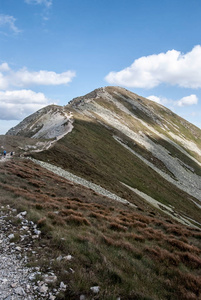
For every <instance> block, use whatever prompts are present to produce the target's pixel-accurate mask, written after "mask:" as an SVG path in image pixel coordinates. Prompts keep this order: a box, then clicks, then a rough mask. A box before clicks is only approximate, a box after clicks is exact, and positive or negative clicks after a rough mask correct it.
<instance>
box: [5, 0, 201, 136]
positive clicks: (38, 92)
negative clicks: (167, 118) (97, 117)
mask: <svg viewBox="0 0 201 300" xmlns="http://www.w3.org/2000/svg"><path fill="white" fill-rule="evenodd" d="M200 15H201V1H199V0H174V1H173V0H152V1H151V0H140V1H139V0H124V1H122V0H121V1H120V0H0V134H4V133H5V132H6V131H7V130H8V129H9V128H11V127H12V126H14V125H16V124H17V123H19V121H21V120H22V119H24V118H25V117H26V116H28V115H29V114H31V113H33V112H35V111H36V110H38V109H40V108H42V107H44V106H46V105H48V104H51V103H55V104H59V105H66V104H67V103H68V102H69V101H70V100H71V99H72V98H74V97H77V96H82V95H84V94H86V93H88V92H91V91H92V90H94V89H96V88H99V87H102V86H107V85H118V86H122V87H125V88H127V89H128V90H130V91H132V92H134V93H137V94H139V95H141V96H144V97H148V98H150V99H151V100H154V101H157V102H159V103H161V104H163V105H165V106H166V107H168V108H170V109H171V110H173V111H174V112H175V113H177V114H178V115H180V116H182V117H183V118H185V119H187V120H189V121H190V122H191V123H193V124H195V125H196V126H198V127H200V128H201V35H200V29H201V18H200Z"/></svg>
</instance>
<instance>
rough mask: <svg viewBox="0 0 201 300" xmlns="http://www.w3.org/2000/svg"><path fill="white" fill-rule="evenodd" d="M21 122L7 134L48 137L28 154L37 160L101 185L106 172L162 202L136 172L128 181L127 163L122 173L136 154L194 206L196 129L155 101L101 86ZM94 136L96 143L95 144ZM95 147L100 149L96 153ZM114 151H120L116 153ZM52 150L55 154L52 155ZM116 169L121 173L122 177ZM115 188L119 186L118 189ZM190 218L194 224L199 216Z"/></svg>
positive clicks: (200, 173) (200, 188)
mask: <svg viewBox="0 0 201 300" xmlns="http://www.w3.org/2000/svg"><path fill="white" fill-rule="evenodd" d="M52 116H54V118H53V117H52ZM52 120H53V122H52ZM39 121H41V123H39ZM23 122H24V123H23ZM23 122H22V123H20V124H19V125H18V127H16V128H17V130H16V128H14V129H11V130H10V131H9V132H8V133H7V135H12V134H14V135H15V134H17V135H21V136H23V134H24V132H25V136H29V137H32V138H36V137H39V138H40V137H43V138H46V139H47V140H48V139H49V138H50V137H51V142H50V143H49V144H48V147H47V146H45V147H44V148H43V149H42V151H40V152H38V153H34V152H32V153H29V154H28V155H31V156H33V157H34V158H36V159H39V160H40V159H42V160H44V161H46V162H48V161H50V162H52V163H53V164H54V163H55V164H56V165H57V166H59V167H62V168H64V169H66V170H69V171H72V172H75V174H77V175H81V176H83V177H84V178H85V177H86V179H90V180H93V181H95V182H96V181H97V182H96V183H97V184H100V183H101V184H103V187H105V188H108V186H104V185H105V184H107V183H106V180H104V177H105V178H107V177H108V176H109V178H110V180H111V181H115V180H117V178H118V181H119V182H123V183H124V184H126V186H127V191H128V188H129V187H130V190H131V191H132V189H133V188H134V189H135V191H136V192H137V190H139V191H140V192H142V193H144V194H147V195H148V196H149V197H152V198H154V199H155V200H156V201H159V203H160V201H162V202H163V200H161V198H165V197H164V195H161V196H160V193H158V194H157V197H155V195H154V194H155V193H154V194H153V191H151V189H150V188H149V185H150V183H149V184H148V183H146V184H145V185H147V186H142V184H141V183H140V182H139V181H137V183H136V177H137V176H139V178H140V175H137V174H136V175H134V178H135V179H134V178H133V179H132V180H131V179H130V178H131V177H132V176H133V168H132V166H131V167H129V172H128V174H127V175H126V173H125V170H124V171H123V168H124V167H123V165H124V162H125V161H127V158H128V157H130V161H132V159H133V158H134V157H135V161H137V163H138V164H139V165H141V168H144V166H145V165H146V166H147V167H148V168H150V169H151V172H153V174H155V173H157V175H152V176H153V178H154V176H155V177H156V178H157V180H158V181H161V182H162V181H165V182H169V184H171V185H174V186H175V187H176V188H177V189H179V190H182V191H183V192H185V193H186V196H185V198H186V199H188V202H189V201H192V203H193V204H194V205H197V207H198V208H199V203H200V201H201V180H200V179H201V169H200V166H201V142H200V141H201V130H199V129H198V128H196V127H195V126H194V125H192V124H190V123H189V122H187V121H185V120H184V119H182V118H181V117H179V116H177V115H176V114H174V113H173V112H171V111H170V110H169V109H167V108H165V107H163V106H162V105H160V104H157V103H155V102H153V101H150V100H147V99H145V98H143V97H140V96H138V95H137V94H134V93H132V92H130V91H128V90H126V89H124V88H121V87H103V88H99V89H96V90H94V91H92V92H91V93H88V94H87V95H85V96H81V97H77V98H74V99H73V100H72V101H70V102H69V104H68V105H66V106H64V107H59V106H53V107H52V106H48V107H46V108H44V109H42V110H40V111H38V112H36V113H35V114H33V115H32V116H31V121H30V119H29V118H28V119H25V120H24V121H23ZM49 124H51V125H52V127H51V126H50V125H49ZM64 124H66V125H64ZM39 125H40V126H39ZM44 128H45V129H44ZM63 128H65V129H64V130H63ZM51 132H52V133H53V134H52V135H51V134H50V133H51ZM94 134H95V135H94ZM76 135H77V137H75V136H76ZM84 136H85V140H83V138H84ZM95 140H96V143H97V145H95V144H94V141H95ZM104 140H105V145H106V144H107V143H108V145H110V149H108V150H106V148H105V149H104V145H102V144H101V143H102V141H104ZM99 143H100V144H99ZM84 144H86V149H85V148H84V147H85V146H84ZM117 144H118V146H117ZM82 147H83V149H82ZM96 147H97V148H98V149H99V150H100V153H97V149H95V148H96ZM111 147H112V148H111ZM113 148H114V149H116V150H114V149H113ZM45 149H47V150H45ZM62 149H63V150H62ZM120 149H121V151H120ZM82 150H84V151H82ZM115 151H117V152H118V154H119V153H122V154H121V155H118V154H117V153H115ZM54 152H56V153H57V157H55V154H54ZM109 152H111V153H112V152H114V153H113V158H112V157H111V159H113V160H114V161H115V160H116V156H118V162H116V163H115V164H116V165H114V166H113V168H114V169H115V170H116V174H115V173H114V172H111V169H110V167H108V166H106V162H107V161H108V158H107V156H108V153H109ZM125 153H126V154H125ZM128 153H129V154H128ZM126 156H127V157H126ZM100 157H101V159H100ZM63 159H64V161H63ZM65 160H67V161H68V162H65ZM107 164H108V165H109V164H112V161H111V160H110V162H109V161H108V162H107ZM118 164H119V169H118ZM127 164H129V162H127ZM131 164H132V163H131ZM147 167H146V168H147ZM105 170H107V172H108V174H106V173H105ZM121 172H123V173H125V175H124V177H123V178H121V175H120V173H121ZM111 174H113V175H112V177H111ZM129 176H130V178H129ZM143 176H146V175H143ZM149 176H150V175H149ZM161 177H162V178H161ZM159 178H160V179H159ZM139 180H140V179H139ZM144 180H145V182H148V181H149V180H148V179H147V178H146V179H144V178H143V180H142V181H144ZM118 181H117V182H116V186H117V184H118ZM156 186H157V184H156ZM110 188H112V187H110ZM118 189H120V190H121V188H119V187H118ZM159 189H161V187H160V188H159ZM171 189H173V188H171ZM166 193H168V191H167V190H166ZM169 193H170V192H169ZM187 195H189V196H187ZM189 199H191V200H189ZM163 204H167V203H163ZM169 205H171V202H170V201H169ZM188 205H189V204H188ZM194 210H195V208H194ZM181 216H182V214H181ZM194 220H195V222H198V220H199V218H198V217H196V219H194Z"/></svg>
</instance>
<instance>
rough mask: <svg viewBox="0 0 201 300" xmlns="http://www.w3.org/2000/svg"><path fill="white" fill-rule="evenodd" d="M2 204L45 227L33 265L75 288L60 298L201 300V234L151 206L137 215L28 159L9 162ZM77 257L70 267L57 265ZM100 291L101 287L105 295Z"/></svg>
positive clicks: (0, 176) (1, 180) (1, 173)
mask: <svg viewBox="0 0 201 300" xmlns="http://www.w3.org/2000/svg"><path fill="white" fill-rule="evenodd" d="M11 182H12V185H11ZM0 201H1V205H2V204H4V205H5V204H10V205H11V206H12V207H15V208H17V209H18V211H22V210H28V218H29V219H30V220H33V221H35V222H37V224H38V226H39V227H40V228H41V230H42V238H41V240H39V241H38V240H35V244H34V245H35V248H36V251H39V252H40V255H39V258H38V259H36V258H35V256H34V254H33V253H30V261H32V265H33V266H40V267H41V270H43V271H47V270H48V268H49V267H50V268H51V269H53V270H54V271H55V272H56V274H57V276H58V279H59V282H60V281H61V280H62V281H64V282H65V283H67V290H66V292H65V294H60V296H58V299H79V297H80V295H85V296H86V297H87V299H117V297H120V298H121V299H126V300H127V299H149V300H151V299H154V300H155V299H186V300H187V299H188V300H189V299H199V297H200V296H201V289H200V286H201V276H200V275H201V274H200V267H201V244H200V238H201V232H200V230H198V229H193V228H191V227H187V226H183V225H181V224H178V223H177V222H175V221H173V220H171V218H169V217H166V216H163V214H159V213H158V212H154V211H153V210H152V211H151V210H150V209H147V207H146V206H145V207H144V209H143V207H141V208H140V207H139V208H138V209H131V208H130V207H128V206H125V205H123V204H121V203H118V202H115V201H112V200H110V199H108V198H107V197H103V196H101V195H99V194H97V193H94V192H93V191H92V190H90V189H87V188H83V187H82V186H80V185H76V184H72V182H70V181H68V180H66V179H63V178H61V177H59V176H57V175H55V174H53V173H51V172H49V171H47V170H44V169H43V168H41V167H40V166H38V165H36V164H34V163H33V162H32V161H29V160H28V161H27V160H25V159H17V158H15V159H13V160H12V161H9V162H4V163H1V170H0ZM11 222H16V221H15V220H11ZM19 234H20V233H19ZM33 247H34V246H33ZM69 254H71V255H72V257H73V258H72V260H70V261H64V260H61V261H59V260H57V259H56V258H57V257H58V256H59V255H62V256H65V255H69ZM92 286H99V287H100V292H99V293H98V294H97V295H94V294H93V293H92V292H91V290H90V287H92Z"/></svg>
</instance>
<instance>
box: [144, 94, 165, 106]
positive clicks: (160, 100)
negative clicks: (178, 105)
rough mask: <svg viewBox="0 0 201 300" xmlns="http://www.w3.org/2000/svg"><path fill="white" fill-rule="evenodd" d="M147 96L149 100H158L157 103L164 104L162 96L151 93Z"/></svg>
mask: <svg viewBox="0 0 201 300" xmlns="http://www.w3.org/2000/svg"><path fill="white" fill-rule="evenodd" d="M147 98H148V99H149V100H152V101H154V102H156V103H159V104H162V99H161V98H160V97H157V96H154V95H151V96H148V97H147Z"/></svg>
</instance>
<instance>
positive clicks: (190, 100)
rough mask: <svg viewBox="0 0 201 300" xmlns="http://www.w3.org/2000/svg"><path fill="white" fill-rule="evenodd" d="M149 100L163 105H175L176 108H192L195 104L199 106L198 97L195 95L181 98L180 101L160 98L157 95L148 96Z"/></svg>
mask: <svg viewBox="0 0 201 300" xmlns="http://www.w3.org/2000/svg"><path fill="white" fill-rule="evenodd" d="M147 99H149V100H152V101H154V102H157V103H159V104H162V105H168V104H171V105H174V106H180V107H181V106H190V105H194V104H198V97H197V96H196V95H194V94H192V95H189V96H186V97H183V98H181V99H180V100H176V101H174V100H172V99H167V98H164V97H161V96H160V97H158V96H155V95H151V96H148V97H147Z"/></svg>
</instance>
